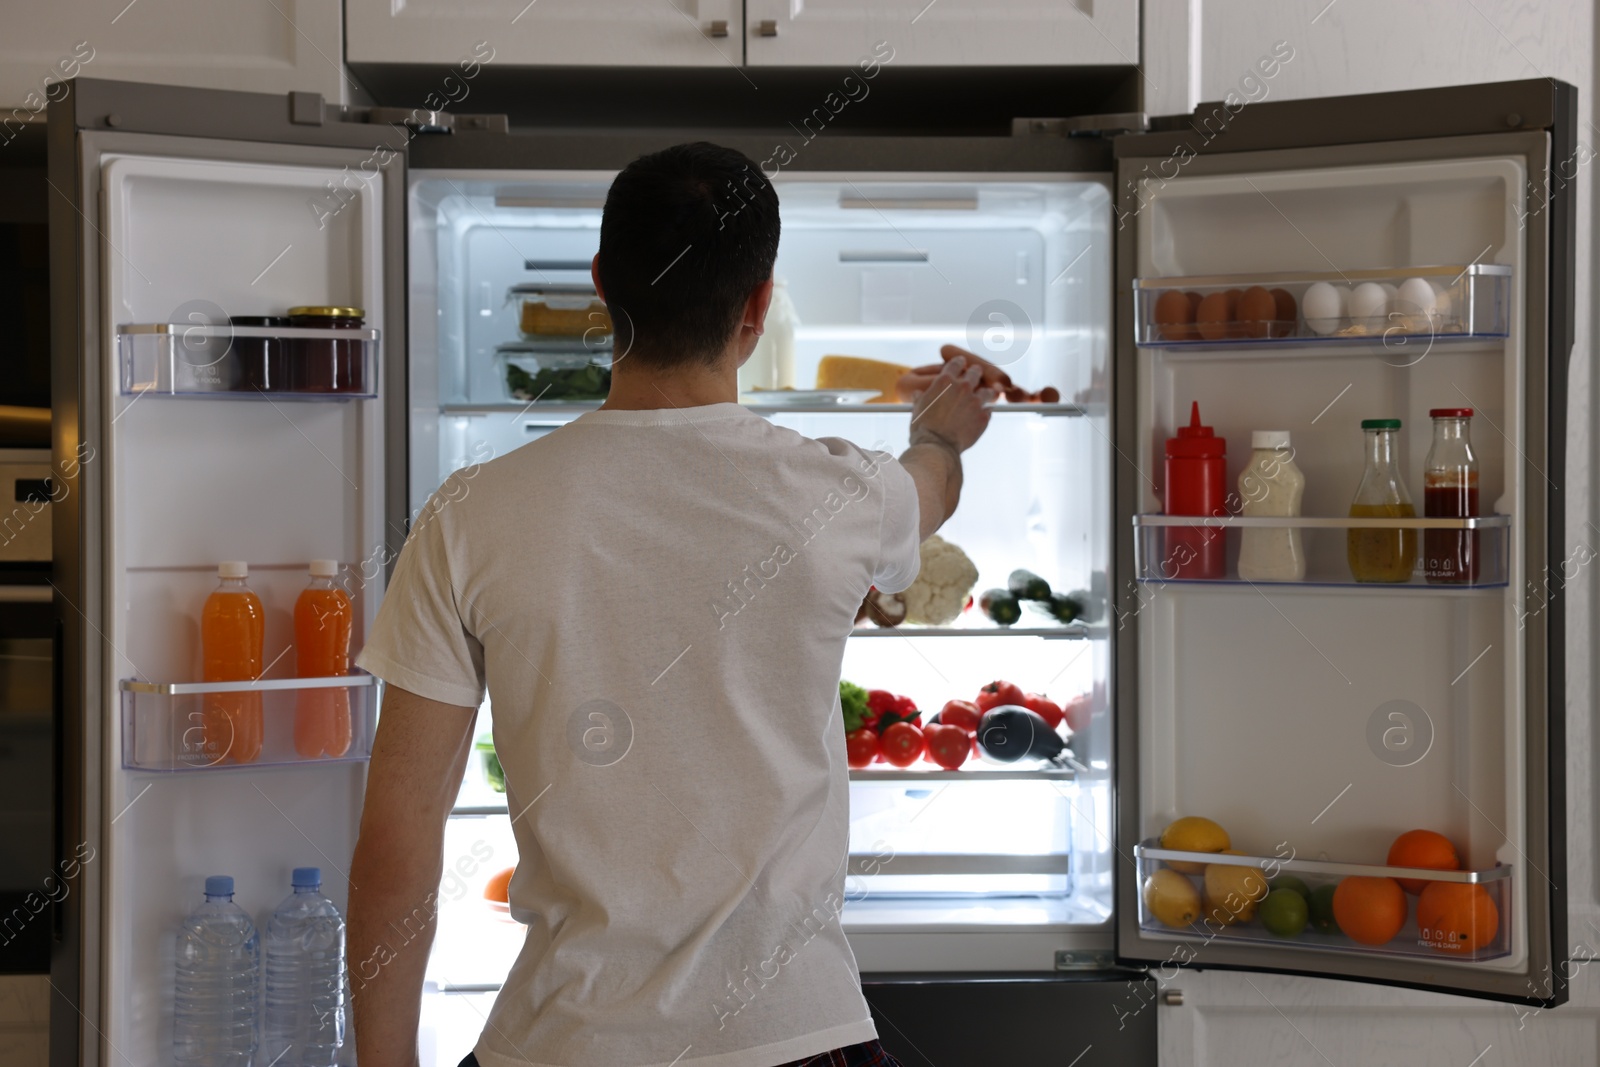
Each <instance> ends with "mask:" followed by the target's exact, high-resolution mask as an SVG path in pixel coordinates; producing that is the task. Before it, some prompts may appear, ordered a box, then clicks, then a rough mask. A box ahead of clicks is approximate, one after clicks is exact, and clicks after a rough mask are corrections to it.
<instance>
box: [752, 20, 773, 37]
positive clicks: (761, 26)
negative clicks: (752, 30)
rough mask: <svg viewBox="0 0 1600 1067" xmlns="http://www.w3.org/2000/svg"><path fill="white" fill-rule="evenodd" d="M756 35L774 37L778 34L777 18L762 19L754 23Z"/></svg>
mask: <svg viewBox="0 0 1600 1067" xmlns="http://www.w3.org/2000/svg"><path fill="white" fill-rule="evenodd" d="M756 36H757V37H776V36H778V20H777V19H762V20H761V21H760V22H758V23H756Z"/></svg>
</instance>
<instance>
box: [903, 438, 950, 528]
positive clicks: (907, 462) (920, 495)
mask: <svg viewBox="0 0 1600 1067" xmlns="http://www.w3.org/2000/svg"><path fill="white" fill-rule="evenodd" d="M900 465H901V466H902V467H904V468H905V469H906V472H907V473H908V474H910V475H911V480H912V481H913V482H915V483H916V486H917V505H918V509H919V511H920V513H921V515H920V518H921V533H922V540H924V541H926V540H927V539H928V538H929V537H931V536H933V534H934V532H935V531H937V530H938V529H939V527H941V526H943V525H944V523H945V520H946V519H948V518H949V517H950V516H951V515H954V514H955V510H956V505H957V504H959V503H960V502H961V478H962V474H961V452H960V450H959V449H957V448H956V446H955V445H954V444H953V443H951V441H950V440H949V439H948V438H946V437H945V436H943V435H942V434H939V433H937V432H935V431H933V430H928V429H921V428H916V429H913V430H912V431H911V447H910V448H908V449H906V450H905V453H904V454H903V455H901V457H900Z"/></svg>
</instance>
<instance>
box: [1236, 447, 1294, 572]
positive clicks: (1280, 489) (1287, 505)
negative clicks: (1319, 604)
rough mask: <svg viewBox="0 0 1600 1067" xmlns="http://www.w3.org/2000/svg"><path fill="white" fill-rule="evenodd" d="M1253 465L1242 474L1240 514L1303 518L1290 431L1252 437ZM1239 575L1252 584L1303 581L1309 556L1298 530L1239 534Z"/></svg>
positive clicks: (1260, 529)
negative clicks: (1290, 443) (1241, 505)
mask: <svg viewBox="0 0 1600 1067" xmlns="http://www.w3.org/2000/svg"><path fill="white" fill-rule="evenodd" d="M1250 449H1251V452H1250V462H1249V463H1247V464H1245V468H1244V470H1242V471H1240V472H1239V498H1240V499H1241V500H1242V501H1243V502H1244V505H1243V507H1242V508H1241V509H1240V514H1241V515H1244V516H1246V517H1247V518H1260V517H1267V516H1272V517H1288V516H1298V515H1299V514H1300V500H1301V498H1302V497H1303V496H1305V491H1306V476H1305V475H1304V474H1302V473H1300V468H1299V467H1297V466H1295V462H1294V449H1293V448H1291V447H1290V445H1289V432H1288V431H1287V430H1256V431H1255V432H1254V433H1252V434H1251V435H1250ZM1239 577H1240V578H1243V579H1245V580H1246V581H1251V582H1301V581H1304V580H1305V577H1306V553H1305V547H1304V546H1303V545H1302V544H1301V540H1300V531H1299V530H1297V529H1292V528H1289V527H1279V528H1274V527H1262V526H1257V527H1246V528H1244V529H1242V530H1241V531H1240V532H1239Z"/></svg>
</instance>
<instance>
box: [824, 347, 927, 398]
mask: <svg viewBox="0 0 1600 1067" xmlns="http://www.w3.org/2000/svg"><path fill="white" fill-rule="evenodd" d="M910 370H911V368H910V367H902V366H901V365H900V364H898V363H885V362H883V361H882V360H877V359H861V358H860V357H858V356H823V357H822V362H820V363H818V364H817V388H818V389H876V390H878V395H877V396H875V397H873V398H872V399H871V400H869V401H867V403H869V404H894V403H897V402H898V401H899V399H900V396H899V394H898V393H896V392H895V387H894V383H895V382H896V381H898V380H899V379H900V376H901V375H902V374H906V373H908V372H909V371H910Z"/></svg>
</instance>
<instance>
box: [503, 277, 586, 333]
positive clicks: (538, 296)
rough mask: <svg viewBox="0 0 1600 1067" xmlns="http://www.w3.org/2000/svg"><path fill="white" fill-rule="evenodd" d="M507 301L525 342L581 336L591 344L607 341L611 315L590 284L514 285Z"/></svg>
mask: <svg viewBox="0 0 1600 1067" xmlns="http://www.w3.org/2000/svg"><path fill="white" fill-rule="evenodd" d="M507 299H509V300H510V301H512V302H513V303H515V304H516V305H517V328H518V330H520V331H521V333H522V336H523V337H524V338H525V339H527V340H530V341H536V340H539V339H541V338H551V337H582V338H584V339H585V341H586V342H589V343H593V344H599V343H605V344H609V343H610V341H611V316H610V314H609V313H607V311H606V305H605V302H604V301H603V300H601V299H600V297H599V296H598V295H597V294H596V293H595V291H594V286H592V285H578V284H572V285H552V284H546V283H528V284H524V285H514V286H512V287H511V289H510V291H509V292H508V293H507Z"/></svg>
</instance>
